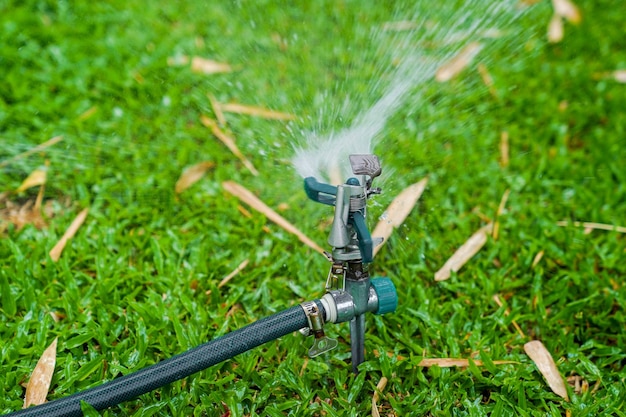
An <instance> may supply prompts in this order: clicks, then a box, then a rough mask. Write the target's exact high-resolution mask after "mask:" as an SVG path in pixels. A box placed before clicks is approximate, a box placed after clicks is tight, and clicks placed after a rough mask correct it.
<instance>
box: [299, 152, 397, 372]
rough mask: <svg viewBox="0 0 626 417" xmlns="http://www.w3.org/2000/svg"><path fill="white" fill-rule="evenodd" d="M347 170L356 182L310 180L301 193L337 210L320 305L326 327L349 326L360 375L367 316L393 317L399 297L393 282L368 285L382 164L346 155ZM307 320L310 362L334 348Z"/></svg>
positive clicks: (372, 157) (377, 280)
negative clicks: (370, 223) (370, 214)
mask: <svg viewBox="0 0 626 417" xmlns="http://www.w3.org/2000/svg"><path fill="white" fill-rule="evenodd" d="M350 164H351V166H352V171H353V173H354V174H355V175H358V178H357V177H353V178H349V179H348V180H347V181H346V182H345V183H344V184H341V185H338V186H332V185H329V184H322V183H319V182H318V181H317V180H316V179H315V178H313V177H309V178H306V179H305V180H304V189H305V191H306V194H307V195H308V196H309V198H311V199H312V200H314V201H317V202H319V203H322V204H326V205H331V206H334V207H335V213H334V218H333V223H332V226H331V231H330V233H329V236H328V243H329V245H330V246H331V247H332V252H331V253H330V254H329V258H330V260H331V262H332V266H331V268H330V272H329V274H328V279H327V282H326V291H327V294H326V295H325V296H324V297H323V298H322V299H321V303H322V305H323V308H324V311H325V321H326V322H328V321H330V322H333V323H340V322H344V321H350V345H351V351H352V369H353V371H354V372H355V373H358V366H359V365H360V364H361V363H362V362H363V361H364V360H365V313H367V312H373V313H375V314H384V313H387V312H393V311H395V309H396V306H397V294H396V290H395V287H394V285H393V283H392V282H391V280H389V279H388V278H375V279H370V276H369V272H368V268H367V264H369V263H371V262H372V261H373V248H374V245H375V244H376V243H380V241H382V239H381V240H376V239H372V237H371V234H370V232H369V229H368V228H367V224H366V222H365V218H366V205H367V198H368V197H369V196H370V195H371V194H378V193H380V189H372V188H371V184H372V181H373V179H374V178H375V177H377V176H378V175H380V173H381V168H380V163H379V161H378V158H377V157H376V156H375V155H350ZM304 304H306V303H304ZM304 304H303V308H304V309H305V312H306V311H307V308H305V305H304ZM307 314H308V313H307ZM308 317H309V322H310V323H311V326H309V329H310V331H309V332H308V333H309V334H310V333H313V334H314V335H315V338H316V339H315V342H314V345H313V347H312V348H311V350H310V351H309V353H310V354H312V353H313V354H315V355H311V356H317V355H319V354H321V353H323V352H326V351H328V350H330V349H332V348H334V347H335V346H336V345H337V342H336V341H334V340H332V339H328V338H327V337H326V336H325V335H324V333H323V329H322V328H321V326H320V325H319V324H317V325H316V324H314V321H315V320H316V317H315V313H312V314H311V315H308Z"/></svg>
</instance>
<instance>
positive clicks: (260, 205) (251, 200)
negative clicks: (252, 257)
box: [222, 181, 324, 254]
mask: <svg viewBox="0 0 626 417" xmlns="http://www.w3.org/2000/svg"><path fill="white" fill-rule="evenodd" d="M222 186H223V187H224V189H225V190H226V191H228V192H229V193H230V194H232V195H234V196H235V197H237V198H238V199H240V200H241V201H243V202H244V203H246V204H248V205H249V206H250V207H252V208H253V209H255V210H256V211H258V212H259V213H261V214H263V215H264V216H265V217H267V218H268V219H270V220H271V221H273V222H274V223H276V224H277V225H279V226H280V227H282V228H283V229H284V230H286V231H287V232H289V233H291V234H293V235H295V236H296V237H297V238H298V239H299V240H300V241H301V242H302V243H304V244H305V245H307V246H308V247H310V248H311V249H313V250H315V251H317V252H319V253H321V254H324V249H322V248H321V247H320V246H319V245H318V244H317V243H315V242H314V241H313V240H311V239H310V238H309V237H307V236H306V235H305V234H304V233H302V232H301V231H300V230H298V228H296V227H295V226H294V225H292V224H291V223H289V222H288V221H287V220H286V219H285V218H284V217H282V216H281V215H280V214H278V213H276V212H275V211H274V210H272V209H271V208H270V207H269V206H268V205H266V204H265V203H264V202H263V201H261V200H260V199H259V198H258V197H257V196H255V195H254V194H253V193H252V192H251V191H249V190H248V189H247V188H245V187H244V186H242V185H239V184H237V183H236V182H234V181H225V182H223V183H222Z"/></svg>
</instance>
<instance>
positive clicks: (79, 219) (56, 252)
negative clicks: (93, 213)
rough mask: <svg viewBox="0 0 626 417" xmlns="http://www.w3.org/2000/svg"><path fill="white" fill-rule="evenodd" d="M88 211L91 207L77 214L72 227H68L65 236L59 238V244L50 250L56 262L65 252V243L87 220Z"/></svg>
mask: <svg viewBox="0 0 626 417" xmlns="http://www.w3.org/2000/svg"><path fill="white" fill-rule="evenodd" d="M88 213H89V208H86V209H84V210H83V211H81V212H80V213H78V216H76V218H75V219H74V221H72V224H70V227H68V228H67V230H66V231H65V233H64V234H63V236H61V239H59V241H58V242H57V244H56V245H54V247H53V248H52V250H50V258H52V260H53V261H54V262H57V261H58V260H59V259H60V258H61V254H62V253H63V249H65V245H66V244H67V242H68V241H69V240H70V239H71V238H73V237H74V235H75V234H76V232H77V231H78V229H79V228H80V226H81V225H82V224H83V223H84V222H85V219H86V218H87V214H88Z"/></svg>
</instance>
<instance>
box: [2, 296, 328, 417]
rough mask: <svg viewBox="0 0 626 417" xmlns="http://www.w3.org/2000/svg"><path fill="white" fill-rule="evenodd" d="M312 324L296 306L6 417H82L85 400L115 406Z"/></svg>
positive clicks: (94, 403) (94, 406)
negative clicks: (126, 373)
mask: <svg viewBox="0 0 626 417" xmlns="http://www.w3.org/2000/svg"><path fill="white" fill-rule="evenodd" d="M316 303H317V304H318V306H320V307H321V304H320V303H319V302H317V301H316ZM322 314H323V313H322ZM308 325H309V324H308V319H307V316H306V314H305V313H304V310H303V308H302V307H301V306H299V305H298V306H294V307H291V308H289V309H287V310H284V311H282V312H280V313H276V314H274V315H272V316H269V317H266V318H263V319H261V320H259V321H256V322H254V323H252V324H249V325H248V326H246V327H243V328H241V329H238V330H235V331H233V332H231V333H228V334H226V335H224V336H222V337H219V338H217V339H215V340H212V341H210V342H208V343H205V344H203V345H200V346H198V347H196V348H193V349H191V350H189V351H187V352H185V353H181V354H179V355H176V356H174V357H172V358H169V359H166V360H164V361H162V362H159V363H157V364H154V365H151V366H149V367H147V368H144V369H141V370H139V371H137V372H133V373H131V374H128V375H124V376H122V377H120V378H116V379H114V380H112V381H109V382H106V383H104V384H102V385H100V386H97V387H94V388H90V389H88V390H85V391H81V392H77V393H76V394H73V395H70V396H68V397H65V398H60V399H58V400H54V401H50V402H48V403H45V404H42V405H38V406H35V407H30V408H26V409H23V410H19V411H16V412H14V413H10V414H7V415H6V417H18V416H19V417H24V416H28V417H43V416H45V417H73V416H76V417H81V416H82V415H83V413H82V411H81V408H80V403H81V401H85V402H86V403H88V404H89V405H91V406H92V407H93V408H95V409H96V410H103V409H105V408H109V407H112V406H114V405H116V404H119V403H122V402H124V401H128V400H132V399H133V398H136V397H138V396H140V395H142V394H145V393H147V392H150V391H152V390H154V389H157V388H159V387H162V386H164V385H167V384H169V383H172V382H174V381H177V380H179V379H182V378H185V377H187V376H189V375H192V374H194V373H196V372H199V371H201V370H203V369H206V368H208V367H210V366H213V365H215V364H218V363H220V362H222V361H225V360H226V359H230V358H232V357H233V356H236V355H239V354H240V353H243V352H246V351H248V350H250V349H253V348H255V347H257V346H260V345H262V344H264V343H267V342H269V341H272V340H275V339H278V338H279V337H282V336H285V335H287V334H289V333H292V332H294V331H296V330H299V329H302V328H304V327H308Z"/></svg>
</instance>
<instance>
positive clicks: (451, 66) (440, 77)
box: [435, 42, 483, 83]
mask: <svg viewBox="0 0 626 417" xmlns="http://www.w3.org/2000/svg"><path fill="white" fill-rule="evenodd" d="M481 49H483V44H481V43H480V42H470V43H469V44H467V46H465V47H464V48H463V49H461V50H460V51H459V53H458V54H456V55H455V56H454V57H453V58H452V59H450V60H449V61H448V62H446V63H444V64H443V65H442V66H441V67H439V69H437V72H436V73H435V80H437V81H439V82H440V83H443V82H446V81H450V80H451V79H453V78H454V77H456V76H457V75H459V74H460V73H461V71H463V70H464V69H465V68H466V67H467V66H468V65H469V64H470V63H471V62H472V60H473V59H474V57H476V55H478V53H479V52H480V50H481Z"/></svg>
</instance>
